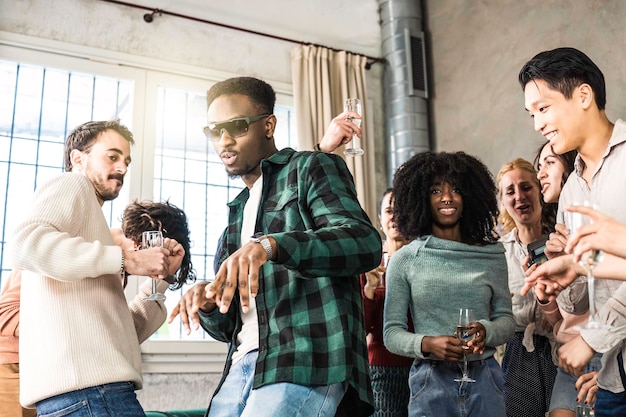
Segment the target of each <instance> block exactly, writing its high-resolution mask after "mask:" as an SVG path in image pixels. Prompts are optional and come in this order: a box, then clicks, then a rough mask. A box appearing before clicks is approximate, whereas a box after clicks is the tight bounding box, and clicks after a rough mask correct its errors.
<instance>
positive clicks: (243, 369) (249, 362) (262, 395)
mask: <svg viewBox="0 0 626 417" xmlns="http://www.w3.org/2000/svg"><path fill="white" fill-rule="evenodd" d="M258 356H259V352H258V351H256V350H255V351H252V352H249V353H247V354H246V355H245V356H244V357H242V358H241V359H239V361H237V362H236V363H234V364H233V365H232V366H231V367H230V371H229V373H228V375H227V376H226V380H225V381H224V383H223V384H222V386H221V387H220V389H219V391H218V392H217V394H215V396H214V397H213V399H212V400H211V405H210V407H209V417H309V416H310V417H333V416H334V415H335V411H336V410H337V406H338V405H339V403H340V402H341V399H342V398H343V396H344V394H345V392H346V385H345V384H343V383H339V384H332V385H328V386H305V385H297V384H291V383H287V382H279V383H275V384H270V385H264V386H262V387H260V388H257V389H252V384H253V381H254V369H255V366H256V360H257V357H258Z"/></svg>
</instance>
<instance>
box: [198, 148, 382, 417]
mask: <svg viewBox="0 0 626 417" xmlns="http://www.w3.org/2000/svg"><path fill="white" fill-rule="evenodd" d="M261 169H262V171H263V195H262V198H261V204H260V207H259V210H258V215H257V220H256V229H255V230H256V231H257V232H259V231H262V232H264V233H265V234H267V235H271V236H272V237H273V238H274V239H276V242H277V244H278V251H277V257H276V260H275V261H273V262H272V261H270V262H267V263H266V264H265V265H263V267H262V268H261V273H260V280H259V293H258V295H257V297H256V306H257V316H258V321H259V358H258V361H257V363H256V372H255V377H254V387H255V388H256V387H260V386H263V385H266V384H271V383H275V382H291V383H296V384H301V385H330V384H334V383H340V382H346V383H347V388H348V390H347V393H346V396H345V397H344V400H343V401H342V403H341V405H340V409H339V410H338V413H337V415H346V416H359V415H363V416H369V415H370V414H371V412H373V408H372V407H371V404H372V394H371V387H370V380H369V371H368V359H367V345H366V340H365V329H364V322H363V308H362V300H361V290H360V287H359V274H360V273H363V272H366V271H369V270H371V269H373V268H375V267H376V266H378V264H379V263H380V259H381V247H382V245H381V239H380V235H379V234H378V232H377V230H376V229H375V228H374V227H373V226H372V224H371V222H370V220H369V218H368V217H367V214H365V212H364V211H363V210H362V208H361V206H360V205H359V203H358V201H357V197H356V191H355V188H354V183H353V180H352V175H351V174H350V172H349V171H348V168H347V166H346V165H345V162H344V161H343V160H342V159H341V158H340V157H338V156H336V155H332V154H325V153H322V152H296V151H294V150H293V149H289V148H287V149H283V150H281V151H280V152H277V153H275V154H274V155H272V156H271V157H270V158H268V159H266V160H263V161H262V162H261ZM248 195H249V193H248V189H247V188H246V189H244V190H243V191H242V192H241V193H240V194H239V196H237V197H236V198H235V199H234V200H233V201H232V202H231V203H229V207H230V214H229V226H228V227H227V228H226V230H225V231H224V234H223V235H222V241H221V245H220V247H221V248H222V250H221V253H219V254H216V256H219V259H220V263H221V262H222V261H224V260H225V259H226V258H227V257H228V255H229V254H231V253H233V252H235V251H236V250H237V249H238V248H239V247H240V234H241V226H242V219H243V208H244V205H245V202H246V200H247V199H248ZM201 324H202V327H203V328H204V329H205V330H206V331H207V332H208V333H209V334H210V335H211V336H212V337H213V338H215V339H217V340H221V341H224V342H229V343H231V346H230V349H229V352H228V359H227V361H226V369H225V371H224V375H223V378H225V376H226V374H227V373H228V369H229V367H230V358H231V357H232V354H233V352H234V351H235V349H236V345H237V337H236V336H237V333H238V332H239V331H240V329H241V319H240V315H239V299H238V297H236V298H235V300H234V301H233V304H232V305H231V308H230V310H229V312H228V313H227V314H224V315H222V314H220V313H219V311H217V310H214V311H213V312H211V313H209V314H202V312H201ZM220 386H221V383H220ZM218 390H219V387H218Z"/></svg>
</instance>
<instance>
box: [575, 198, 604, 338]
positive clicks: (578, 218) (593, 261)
mask: <svg viewBox="0 0 626 417" xmlns="http://www.w3.org/2000/svg"><path fill="white" fill-rule="evenodd" d="M574 205H578V204H577V203H574ZM584 205H585V206H590V204H589V203H588V202H585V203H584ZM594 208H595V207H594ZM564 217H565V220H566V226H567V228H568V229H569V230H570V236H572V235H573V234H574V233H575V232H576V230H578V229H579V228H580V227H581V226H584V225H586V224H591V223H592V221H591V219H590V218H589V217H587V216H585V215H584V214H582V213H575V212H573V211H566V212H564ZM602 256H603V253H602V251H599V250H590V251H587V252H585V253H584V254H583V255H582V256H581V258H580V262H579V263H580V265H581V266H582V267H583V268H584V269H585V271H586V272H587V292H588V295H589V320H588V321H587V323H586V324H583V325H581V326H576V327H574V329H575V330H580V329H608V328H610V327H611V326H609V325H607V324H603V323H601V322H599V321H597V320H596V303H595V281H596V279H595V277H594V275H593V269H594V268H595V266H596V265H597V264H598V262H600V261H601V260H602Z"/></svg>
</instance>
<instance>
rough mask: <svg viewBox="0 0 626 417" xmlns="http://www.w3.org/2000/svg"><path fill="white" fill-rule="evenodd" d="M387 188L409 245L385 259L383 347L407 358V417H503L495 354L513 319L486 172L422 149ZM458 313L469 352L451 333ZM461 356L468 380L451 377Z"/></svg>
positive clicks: (472, 161) (454, 156) (460, 157)
mask: <svg viewBox="0 0 626 417" xmlns="http://www.w3.org/2000/svg"><path fill="white" fill-rule="evenodd" d="M393 187H394V196H395V201H394V221H395V222H396V224H397V226H398V229H399V230H400V232H401V233H402V234H403V235H404V236H405V237H407V238H408V239H414V240H413V241H412V242H411V243H409V244H408V245H405V246H403V247H402V248H401V249H399V250H398V251H397V252H396V253H395V255H394V256H393V258H391V260H390V262H389V266H388V269H387V282H386V286H387V293H386V297H385V309H384V341H385V346H386V347H387V349H389V351H391V352H393V353H396V354H399V355H404V356H408V357H412V358H414V362H413V365H412V367H411V371H410V373H409V389H410V392H411V397H410V399H409V416H410V417H417V416H422V415H428V416H476V417H479V416H480V417H502V416H503V415H505V407H504V395H503V391H502V390H503V384H504V380H503V376H502V370H501V369H500V365H499V364H498V363H497V361H496V360H495V359H494V357H493V356H494V353H495V351H496V346H498V345H500V344H502V343H505V342H506V341H508V340H509V338H510V337H511V336H512V335H513V332H514V327H515V321H514V319H513V313H512V310H511V297H510V294H509V289H508V285H507V279H506V277H507V269H506V268H507V266H506V258H505V257H504V248H503V247H502V244H500V243H498V242H497V235H496V234H495V232H494V230H493V228H494V224H495V219H496V216H497V214H498V203H497V200H496V187H495V184H494V182H493V179H492V177H491V174H490V173H489V170H488V169H487V167H486V166H485V165H484V164H482V163H481V162H480V161H479V160H477V159H476V158H474V157H472V156H470V155H467V154H465V153H463V152H456V153H433V152H423V153H420V154H417V155H415V156H414V157H413V158H411V159H410V160H409V161H407V162H406V163H404V164H403V165H402V166H401V167H400V168H399V169H398V171H397V172H396V174H395V177H394V181H393ZM407 308H410V310H411V315H412V318H413V323H414V331H413V332H411V331H409V330H408V321H407V317H406V312H407ZM460 308H471V309H473V313H474V321H473V322H472V323H470V324H469V326H470V330H469V331H468V336H473V338H474V339H473V340H472V341H471V342H468V343H467V346H465V345H464V343H462V342H461V341H460V340H459V339H458V338H457V337H456V336H455V335H454V333H455V330H456V328H457V325H458V324H459V309H460ZM465 355H467V358H466V359H467V362H468V366H467V369H468V372H467V374H468V377H469V379H473V380H474V381H475V382H465V381H460V382H459V381H458V380H459V379H461V378H460V377H462V375H463V372H462V371H463V358H464V356H465Z"/></svg>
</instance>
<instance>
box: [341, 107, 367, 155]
mask: <svg viewBox="0 0 626 417" xmlns="http://www.w3.org/2000/svg"><path fill="white" fill-rule="evenodd" d="M343 111H351V112H353V113H358V114H359V116H361V115H363V113H362V111H361V100H359V99H358V98H348V99H346V101H345V102H344V104H343ZM348 120H350V121H351V122H352V123H354V124H355V125H357V126H358V127H361V119H358V118H356V117H355V118H352V117H350V118H348ZM359 141H360V139H359V137H358V136H357V135H356V133H353V134H352V140H351V141H350V144H349V145H348V147H347V148H346V149H344V151H343V153H344V154H345V155H348V156H360V155H363V153H364V152H365V151H364V150H363V149H362V148H361V147H360V146H359Z"/></svg>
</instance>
